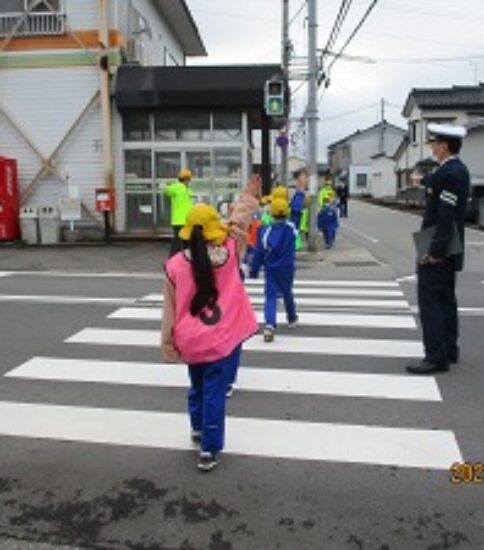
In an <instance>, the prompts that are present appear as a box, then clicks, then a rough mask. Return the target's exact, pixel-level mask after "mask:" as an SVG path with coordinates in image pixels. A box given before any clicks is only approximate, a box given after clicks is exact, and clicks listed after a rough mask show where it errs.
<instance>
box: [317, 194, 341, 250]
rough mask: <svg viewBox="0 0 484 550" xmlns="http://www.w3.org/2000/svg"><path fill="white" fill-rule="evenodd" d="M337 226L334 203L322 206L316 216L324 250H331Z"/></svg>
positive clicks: (336, 211) (336, 210)
mask: <svg viewBox="0 0 484 550" xmlns="http://www.w3.org/2000/svg"><path fill="white" fill-rule="evenodd" d="M338 226H339V221H338V209H337V207H336V204H335V202H334V201H332V202H326V203H325V204H323V206H322V208H321V210H320V211H319V214H318V229H319V230H320V231H322V233H323V237H324V242H325V244H326V248H333V244H334V241H335V239H336V231H337V229H338Z"/></svg>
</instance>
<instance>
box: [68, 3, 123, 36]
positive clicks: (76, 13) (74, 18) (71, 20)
mask: <svg viewBox="0 0 484 550" xmlns="http://www.w3.org/2000/svg"><path fill="white" fill-rule="evenodd" d="M119 1H121V2H126V1H127V0H119ZM116 3H117V2H116ZM65 10H66V15H67V23H68V24H69V25H70V27H71V28H72V29H97V28H98V26H99V20H98V0H65Z"/></svg>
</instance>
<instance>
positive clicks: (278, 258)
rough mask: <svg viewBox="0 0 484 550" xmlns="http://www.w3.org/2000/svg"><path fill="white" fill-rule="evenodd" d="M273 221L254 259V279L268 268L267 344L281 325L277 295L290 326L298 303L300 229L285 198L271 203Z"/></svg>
mask: <svg viewBox="0 0 484 550" xmlns="http://www.w3.org/2000/svg"><path fill="white" fill-rule="evenodd" d="M271 214H272V216H273V222H272V224H271V225H269V226H262V227H260V229H259V233H258V235H257V245H256V249H255V253H254V257H253V259H252V266H251V273H250V275H251V277H254V278H257V276H258V274H259V271H260V269H261V267H262V266H264V274H265V287H264V297H265V299H264V321H265V328H264V341H265V342H272V341H273V340H274V331H275V328H276V326H277V323H276V315H277V314H276V311H277V296H278V295H282V298H283V300H284V305H285V308H286V315H287V321H288V327H290V328H294V327H295V326H296V324H297V314H296V304H295V302H294V295H293V290H292V289H293V285H294V273H295V269H296V267H295V261H296V249H295V243H296V238H297V234H298V232H297V229H296V228H295V226H294V224H293V223H292V222H290V221H288V220H287V216H288V214H289V203H288V202H287V199H285V198H282V197H276V198H273V200H272V202H271Z"/></svg>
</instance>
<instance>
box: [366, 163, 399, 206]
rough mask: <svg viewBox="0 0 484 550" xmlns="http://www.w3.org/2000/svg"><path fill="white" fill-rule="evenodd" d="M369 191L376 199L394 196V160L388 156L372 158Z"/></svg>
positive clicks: (395, 192) (395, 182)
mask: <svg viewBox="0 0 484 550" xmlns="http://www.w3.org/2000/svg"><path fill="white" fill-rule="evenodd" d="M370 192H371V194H372V196H373V197H374V198H376V199H382V198H395V197H396V195H397V178H396V174H395V161H394V160H393V159H391V158H388V157H377V158H375V159H373V163H372V167H371V182H370Z"/></svg>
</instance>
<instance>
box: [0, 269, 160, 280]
mask: <svg viewBox="0 0 484 550" xmlns="http://www.w3.org/2000/svg"><path fill="white" fill-rule="evenodd" d="M2 273H5V274H6V275H28V276H29V277H70V278H76V279H82V278H87V279H157V280H161V279H162V278H163V273H162V271H161V270H160V271H159V272H152V273H118V272H103V273H101V272H99V273H96V272H73V271H5V272H0V277H1V276H2Z"/></svg>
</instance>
